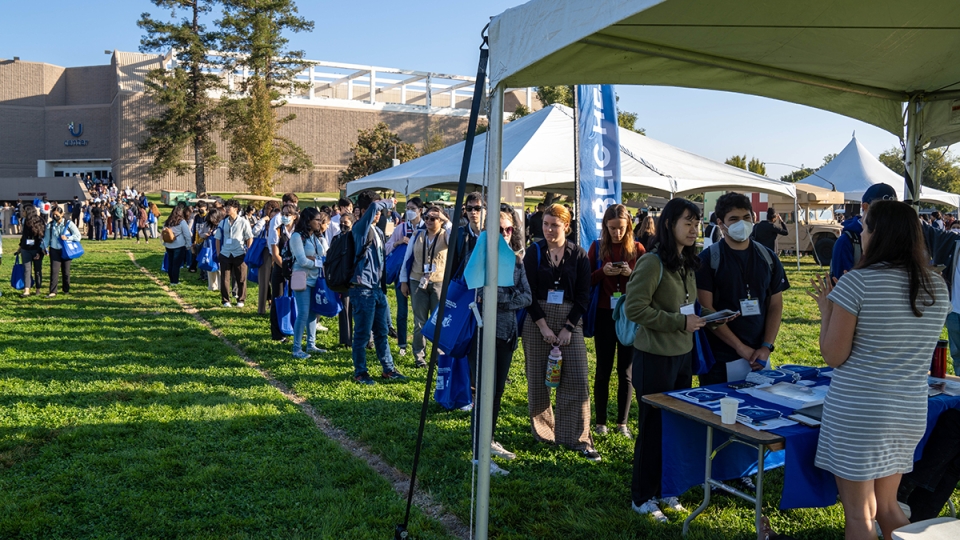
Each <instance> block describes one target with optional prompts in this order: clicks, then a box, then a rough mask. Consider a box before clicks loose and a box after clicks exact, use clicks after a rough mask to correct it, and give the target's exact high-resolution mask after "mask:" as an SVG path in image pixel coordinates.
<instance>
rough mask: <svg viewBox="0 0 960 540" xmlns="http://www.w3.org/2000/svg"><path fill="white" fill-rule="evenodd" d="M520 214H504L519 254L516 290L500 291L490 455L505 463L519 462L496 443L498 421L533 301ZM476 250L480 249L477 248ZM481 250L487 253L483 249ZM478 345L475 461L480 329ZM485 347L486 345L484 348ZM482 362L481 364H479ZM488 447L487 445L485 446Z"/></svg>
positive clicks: (473, 367) (474, 351)
mask: <svg viewBox="0 0 960 540" xmlns="http://www.w3.org/2000/svg"><path fill="white" fill-rule="evenodd" d="M517 223H518V218H517V214H516V213H515V212H513V211H512V210H510V211H507V212H504V211H501V212H500V236H502V237H503V239H504V240H505V241H506V242H507V244H509V246H510V249H511V250H513V252H514V253H515V254H516V261H515V263H514V266H513V286H511V287H497V325H496V333H497V345H496V354H495V355H494V357H493V358H494V362H495V365H496V367H495V368H494V373H495V375H494V389H493V429H492V430H491V431H490V433H491V438H490V453H491V454H493V455H494V456H496V457H498V458H501V459H505V460H508V461H509V460H513V459H516V457H517V455H516V454H514V453H513V452H511V451H509V450H507V449H506V448H504V447H503V445H501V444H500V443H499V442H497V441H496V432H497V419H498V418H499V416H500V405H501V402H502V400H503V392H504V390H505V389H506V386H507V376H508V375H509V373H510V363H511V361H512V360H513V351H515V350H516V349H517V339H518V337H519V333H518V329H517V311H518V310H520V309H523V308H526V307H527V306H529V305H530V303H531V302H532V301H533V294H532V292H531V291H530V283H529V282H528V281H527V274H526V272H525V270H524V268H523V258H522V256H521V255H522V253H523V236H522V235H521V234H519V232H520V231H519V228H518V227H517ZM474 249H476V247H474ZM480 249H485V248H484V246H480ZM477 296H478V297H479V298H482V297H483V289H482V288H481V289H479V290H478V291H477ZM473 339H474V342H473V343H471V344H470V349H469V351H468V354H467V361H468V363H469V365H470V379H471V385H470V387H471V388H472V389H473V403H474V407H473V409H472V411H471V416H470V432H471V433H472V434H473V459H475V460H476V459H478V458H479V451H480V445H479V433H478V430H479V424H478V423H477V413H478V412H479V411H480V402H479V400H478V399H479V396H480V395H481V390H482V386H481V384H480V371H479V369H480V365H479V364H480V363H482V361H483V359H484V358H489V356H486V357H485V356H484V355H483V354H482V353H480V352H479V351H478V347H477V344H478V343H480V344H482V343H483V329H482V328H481V329H478V330H477V332H476V334H474V337H473ZM481 346H482V345H481ZM478 359H479V360H481V362H478ZM485 444H486V443H485ZM490 473H491V474H499V475H505V474H508V473H507V471H505V470H504V469H501V468H500V466H499V465H497V464H496V463H494V462H492V461H491V462H490Z"/></svg>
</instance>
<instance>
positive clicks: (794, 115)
mask: <svg viewBox="0 0 960 540" xmlns="http://www.w3.org/2000/svg"><path fill="white" fill-rule="evenodd" d="M521 3H523V2H522V0H487V1H485V2H465V1H462V0H453V1H450V0H446V1H441V0H405V1H403V2H398V1H396V0H389V1H388V0H363V1H360V2H334V1H330V0H327V1H322V2H318V1H315V0H314V1H300V2H298V6H299V9H300V14H301V15H303V16H304V17H306V18H308V19H310V20H312V21H314V23H315V25H316V27H315V29H314V31H313V32H312V33H308V34H294V35H291V36H290V40H291V46H292V47H293V48H295V49H303V50H304V51H306V55H307V58H309V59H312V60H329V61H337V62H349V63H356V64H371V65H379V66H385V67H396V68H403V69H415V70H422V71H434V72H443V73H455V74H463V75H472V74H474V73H475V72H476V62H477V47H478V46H479V35H480V30H481V29H482V28H483V26H484V24H486V22H487V21H488V19H489V17H490V16H493V15H496V14H499V13H501V12H503V11H504V10H506V9H507V8H510V7H513V6H515V5H519V4H521ZM0 6H2V10H3V17H0V58H12V57H13V56H19V57H20V58H21V59H23V60H28V61H36V62H47V63H50V64H56V65H60V66H84V65H97V64H105V63H107V62H108V61H109V57H108V56H107V55H105V54H104V52H103V51H104V50H113V49H119V50H125V51H135V50H137V49H138V47H139V44H140V36H141V31H140V29H139V28H138V27H137V25H136V21H137V19H138V18H139V16H140V14H141V13H143V12H149V13H151V14H153V15H154V16H165V13H164V11H165V10H161V9H160V8H157V7H156V6H154V5H153V3H152V2H149V1H148V0H82V1H80V0H72V1H65V0H40V1H34V2H19V1H16V2H15V1H14V0H2V2H0ZM617 92H618V93H619V95H620V107H621V108H622V109H623V110H627V111H632V112H636V113H637V114H638V115H639V118H638V121H637V123H638V125H640V126H643V127H644V128H646V130H647V135H649V136H651V137H654V138H656V139H658V140H661V141H664V142H666V143H669V144H672V145H675V146H678V147H681V148H684V149H687V150H690V151H692V152H695V153H697V154H700V155H703V156H706V157H709V158H712V159H717V160H721V161H722V160H724V159H726V158H727V157H729V156H731V155H734V154H747V156H748V157H753V156H755V157H757V158H759V159H760V160H762V161H765V162H772V161H775V162H784V163H792V164H796V165H801V164H803V165H807V166H811V165H812V166H817V165H819V164H820V163H821V161H822V158H823V156H825V155H826V154H829V153H834V152H839V151H840V150H841V149H843V147H844V146H845V145H846V144H847V143H848V142H850V135H851V134H852V133H853V132H854V131H856V133H857V138H858V139H859V140H860V142H861V143H863V144H864V145H865V146H866V147H867V148H868V149H869V150H870V151H871V152H872V153H873V154H874V155H878V154H880V152H882V151H884V150H886V149H888V148H891V147H893V146H894V145H899V142H898V140H897V138H896V137H894V136H893V135H891V134H889V133H886V132H884V131H882V130H880V129H878V128H875V127H872V126H869V125H867V124H864V123H863V122H859V121H856V120H852V119H849V118H845V117H843V116H840V115H837V114H833V113H829V112H825V111H820V110H817V109H812V108H809V107H804V106H800V105H793V104H789V103H783V102H779V101H774V100H770V99H765V98H759V97H753V96H745V95H740V94H730V93H725V92H713V91H704V90H690V89H683V88H673V87H650V86H620V87H617ZM790 170H791V169H790V168H789V167H784V166H780V165H768V167H767V172H768V175H769V176H773V177H779V176H780V175H783V174H786V173H788V172H790Z"/></svg>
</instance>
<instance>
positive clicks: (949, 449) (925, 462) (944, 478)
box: [897, 409, 960, 523]
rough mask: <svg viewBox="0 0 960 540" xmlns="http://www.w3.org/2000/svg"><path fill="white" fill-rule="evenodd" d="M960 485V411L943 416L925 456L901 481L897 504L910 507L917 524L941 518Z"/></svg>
mask: <svg viewBox="0 0 960 540" xmlns="http://www.w3.org/2000/svg"><path fill="white" fill-rule="evenodd" d="M957 482H960V409H947V410H945V411H943V413H941V414H940V418H938V419H937V423H936V425H934V427H933V431H931V432H930V438H929V439H927V445H926V446H925V447H924V448H923V457H922V458H920V461H917V462H915V463H914V464H913V471H911V472H909V473H907V474H904V475H903V477H901V478H900V487H899V488H898V489H897V501H899V502H901V503H904V504H906V505H907V506H908V507H909V508H910V516H909V519H910V522H911V523H916V522H918V521H924V520H927V519H933V518H935V517H938V516H939V515H940V512H941V511H942V510H943V507H944V505H946V504H947V501H948V500H949V499H950V496H951V495H953V491H954V490H955V489H957Z"/></svg>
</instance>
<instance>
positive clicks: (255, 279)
mask: <svg viewBox="0 0 960 540" xmlns="http://www.w3.org/2000/svg"><path fill="white" fill-rule="evenodd" d="M259 286H260V267H259V266H249V265H248V266H247V287H259Z"/></svg>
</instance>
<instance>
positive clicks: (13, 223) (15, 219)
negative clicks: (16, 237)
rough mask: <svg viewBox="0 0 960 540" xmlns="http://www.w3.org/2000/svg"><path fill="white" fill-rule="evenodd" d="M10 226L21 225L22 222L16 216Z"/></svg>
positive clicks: (11, 220) (11, 219)
mask: <svg viewBox="0 0 960 540" xmlns="http://www.w3.org/2000/svg"><path fill="white" fill-rule="evenodd" d="M10 224H11V225H19V224H20V220H19V219H18V218H17V215H16V214H14V215H13V217H12V218H10Z"/></svg>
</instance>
